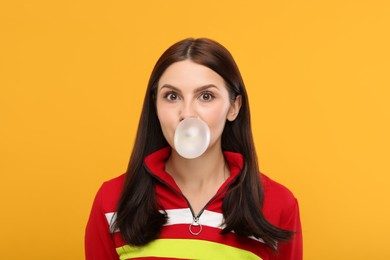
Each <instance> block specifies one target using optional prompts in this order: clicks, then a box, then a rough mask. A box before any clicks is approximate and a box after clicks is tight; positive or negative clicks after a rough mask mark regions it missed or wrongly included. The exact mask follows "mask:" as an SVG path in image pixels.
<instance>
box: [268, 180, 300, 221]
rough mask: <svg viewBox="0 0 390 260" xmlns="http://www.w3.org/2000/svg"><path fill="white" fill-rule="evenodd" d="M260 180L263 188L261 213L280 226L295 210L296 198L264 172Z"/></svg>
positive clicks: (296, 205)
mask: <svg viewBox="0 0 390 260" xmlns="http://www.w3.org/2000/svg"><path fill="white" fill-rule="evenodd" d="M261 181H262V185H263V190H264V202H263V214H264V216H265V217H266V218H267V219H268V221H270V222H271V223H272V224H274V225H278V226H280V225H282V222H283V221H284V220H285V219H286V218H290V217H291V215H292V214H295V212H296V211H297V207H298V202H297V199H296V198H295V196H294V194H293V193H292V192H291V191H290V190H289V189H288V188H287V187H285V186H284V185H282V184H280V183H278V182H276V181H274V180H272V179H271V178H269V177H268V176H266V175H264V174H261Z"/></svg>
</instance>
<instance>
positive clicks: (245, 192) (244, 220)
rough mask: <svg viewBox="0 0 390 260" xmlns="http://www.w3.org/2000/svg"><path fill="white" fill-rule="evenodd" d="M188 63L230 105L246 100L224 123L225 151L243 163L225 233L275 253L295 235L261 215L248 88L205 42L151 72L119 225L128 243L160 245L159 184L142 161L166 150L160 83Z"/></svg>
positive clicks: (191, 43) (228, 59) (192, 42)
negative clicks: (202, 70) (222, 88)
mask: <svg viewBox="0 0 390 260" xmlns="http://www.w3.org/2000/svg"><path fill="white" fill-rule="evenodd" d="M186 59H190V60H191V61H193V62H195V63H198V64H201V65H204V66H206V67H208V68H210V69H212V70H213V71H215V72H216V73H218V74H219V75H220V76H221V77H222V78H223V79H224V80H225V82H226V86H227V88H228V91H229V93H230V97H231V99H232V100H234V99H235V98H236V97H237V96H238V95H241V97H242V106H241V109H240V112H239V114H238V116H237V118H236V119H235V120H234V121H232V122H229V121H228V122H226V125H225V129H224V131H223V133H222V149H223V150H228V151H233V152H239V153H241V154H242V155H243V157H244V167H243V169H242V172H241V174H240V175H239V177H238V180H237V181H236V182H235V183H234V184H233V185H232V186H231V187H230V189H229V190H228V192H227V194H226V197H225V198H224V201H223V208H222V210H223V215H224V218H225V223H224V224H225V228H224V229H223V230H222V233H223V234H224V233H228V232H231V231H234V232H235V233H236V234H238V235H240V236H254V237H257V238H261V239H263V241H264V242H265V243H266V244H267V245H268V246H269V247H270V248H272V249H275V248H276V243H277V242H278V241H286V240H289V239H290V238H291V235H292V232H291V231H286V230H283V229H280V228H278V227H276V226H273V225H272V224H270V223H269V222H268V221H267V220H266V219H265V217H264V216H263V214H262V211H261V208H262V204H263V199H264V195H263V188H262V185H261V180H260V175H259V167H258V162H257V155H256V151H255V146H254V142H253V137H252V130H251V123H250V112H249V103H248V96H247V93H246V90H245V86H244V82H243V80H242V77H241V74H240V71H239V69H238V67H237V65H236V63H235V61H234V59H233V57H232V55H231V54H230V52H229V51H228V50H227V49H226V48H225V47H223V46H222V45H221V44H219V43H217V42H215V41H213V40H210V39H207V38H199V39H192V38H189V39H185V40H182V41H180V42H177V43H175V44H174V45H172V46H171V47H170V48H168V49H167V50H166V51H165V52H164V53H163V54H162V56H161V57H160V58H159V60H158V61H157V63H156V65H155V67H154V69H153V71H152V74H151V76H150V79H149V83H148V87H147V90H146V95H145V99H144V105H143V109H142V114H141V118H140V121H139V125H138V131H137V136H136V140H135V144H134V148H133V151H132V154H131V157H130V162H129V166H128V169H127V172H126V179H125V183H124V187H123V191H122V195H121V198H120V200H119V203H118V207H117V217H116V222H115V225H116V227H117V228H119V230H120V233H121V236H122V238H123V239H124V240H125V241H126V242H127V243H129V244H131V245H134V246H142V245H145V244H147V243H148V242H150V241H152V240H154V239H156V238H157V237H158V235H159V232H160V230H161V228H162V225H163V224H164V223H165V222H166V216H165V214H163V213H160V212H159V209H160V207H159V205H157V202H156V198H155V193H154V192H150V191H151V190H154V187H155V186H154V185H155V184H154V180H153V179H152V177H151V176H150V175H149V174H147V173H146V170H145V168H144V167H143V160H144V158H145V156H147V155H148V154H150V153H152V152H154V151H157V150H158V149H161V148H163V147H164V146H167V145H168V143H167V142H166V140H165V138H164V136H163V134H162V130H161V127H160V123H159V120H158V118H157V113H156V107H155V101H154V96H155V94H156V92H157V84H158V81H159V79H160V77H161V75H162V74H163V73H164V71H165V70H166V69H167V68H168V67H169V66H170V65H171V64H173V63H175V62H178V61H182V60H186Z"/></svg>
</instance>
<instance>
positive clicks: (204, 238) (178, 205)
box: [85, 148, 302, 260]
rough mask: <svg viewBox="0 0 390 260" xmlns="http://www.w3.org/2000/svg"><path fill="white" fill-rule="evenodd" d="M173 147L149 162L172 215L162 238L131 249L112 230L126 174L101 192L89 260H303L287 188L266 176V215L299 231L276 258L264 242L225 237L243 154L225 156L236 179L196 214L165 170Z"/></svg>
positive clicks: (88, 239) (89, 233) (90, 230)
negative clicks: (230, 192)
mask: <svg viewBox="0 0 390 260" xmlns="http://www.w3.org/2000/svg"><path fill="white" fill-rule="evenodd" d="M169 153H170V148H164V149H161V150H159V151H157V152H155V153H153V154H151V155H149V156H147V157H146V158H145V167H146V169H147V171H148V172H149V173H150V174H152V176H153V177H155V180H156V190H155V192H156V195H157V196H156V197H157V199H158V202H159V205H162V207H163V208H164V211H165V212H166V213H167V215H168V222H167V223H166V224H165V225H164V226H163V228H162V231H161V234H160V237H159V238H158V239H156V240H154V241H152V242H150V243H149V244H147V245H146V246H143V247H132V246H129V245H127V244H126V243H125V242H124V241H123V240H122V238H121V236H120V233H119V232H117V230H112V228H110V223H112V221H113V220H114V219H115V214H114V213H115V210H116V207H117V203H118V200H119V197H120V194H121V190H122V186H123V182H124V175H121V176H119V177H117V178H115V179H112V180H110V181H108V182H105V183H104V184H103V185H102V186H101V188H100V189H99V191H98V193H97V195H96V198H95V201H94V203H93V206H92V210H91V215H90V217H89V221H88V224H87V227H86V235H85V254H86V259H87V260H110V259H263V260H271V259H281V260H301V259H302V233H301V223H300V218H299V208H298V203H297V200H296V199H295V197H294V196H293V194H292V193H291V192H290V191H289V190H288V189H287V188H285V187H284V186H282V185H281V184H278V183H277V182H275V181H273V180H271V179H270V178H268V177H266V176H265V175H263V174H262V175H261V180H262V184H263V188H264V204H263V209H262V211H263V214H264V216H265V217H266V218H267V220H268V221H269V222H270V223H272V224H273V225H275V226H278V227H280V228H283V229H287V230H293V231H295V232H296V233H295V235H294V236H293V238H292V240H291V241H289V242H283V243H279V244H278V252H277V253H276V254H275V252H274V251H272V250H271V249H270V248H268V247H267V246H266V245H265V244H264V243H263V242H262V240H261V239H256V238H254V237H240V236H238V235H236V234H235V233H234V232H230V233H228V234H225V235H222V234H220V231H221V230H222V228H223V227H222V226H221V225H222V223H223V215H222V202H223V198H224V197H225V194H226V190H227V189H228V188H229V185H230V184H231V183H232V182H233V181H234V180H235V179H236V177H237V176H238V175H239V174H240V171H241V168H242V166H243V159H242V156H241V155H240V154H238V153H232V152H225V153H224V154H225V158H226V160H227V162H228V164H229V167H230V177H229V178H228V179H227V180H226V181H225V183H224V184H222V186H221V187H220V188H219V190H218V192H217V193H216V196H214V198H213V199H211V200H210V202H209V203H208V204H207V205H206V207H205V208H204V209H203V210H202V211H201V212H200V214H198V216H195V214H194V213H193V211H192V209H191V206H190V205H189V203H188V202H187V199H186V198H185V197H184V195H183V194H182V193H181V191H180V189H179V187H178V186H177V184H176V183H175V181H174V180H173V178H172V177H171V176H170V175H169V174H168V173H167V172H165V170H164V169H165V160H166V159H167V158H168V156H169Z"/></svg>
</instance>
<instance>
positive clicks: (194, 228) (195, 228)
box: [188, 217, 202, 236]
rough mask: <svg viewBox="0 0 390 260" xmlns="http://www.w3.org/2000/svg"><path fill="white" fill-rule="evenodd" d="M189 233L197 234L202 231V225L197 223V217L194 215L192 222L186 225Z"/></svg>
mask: <svg viewBox="0 0 390 260" xmlns="http://www.w3.org/2000/svg"><path fill="white" fill-rule="evenodd" d="M188 229H189V231H190V233H191V234H192V235H194V236H197V235H199V234H200V232H202V225H201V224H200V223H199V217H194V219H193V221H192V224H190V226H189V227H188Z"/></svg>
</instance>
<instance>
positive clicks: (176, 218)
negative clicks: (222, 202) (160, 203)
mask: <svg viewBox="0 0 390 260" xmlns="http://www.w3.org/2000/svg"><path fill="white" fill-rule="evenodd" d="M160 212H161V213H164V211H163V210H161V211H160ZM165 212H166V214H167V215H168V221H167V223H166V224H165V225H166V226H170V225H177V224H192V223H193V222H194V218H193V216H192V213H191V210H190V209H189V208H185V209H168V210H165ZM199 223H200V224H201V225H202V226H209V227H215V228H221V229H222V228H223V226H222V223H223V215H222V214H221V213H217V212H213V211H209V210H205V211H203V213H202V214H201V215H200V217H199Z"/></svg>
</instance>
